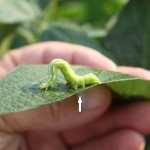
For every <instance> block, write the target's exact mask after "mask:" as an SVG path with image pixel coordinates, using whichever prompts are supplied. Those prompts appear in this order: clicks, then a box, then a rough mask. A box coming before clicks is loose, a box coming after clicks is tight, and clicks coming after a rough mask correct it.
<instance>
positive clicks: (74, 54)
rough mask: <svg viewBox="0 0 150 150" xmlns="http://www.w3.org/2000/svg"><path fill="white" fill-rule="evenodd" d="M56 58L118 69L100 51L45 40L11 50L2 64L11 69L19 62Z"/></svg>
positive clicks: (46, 60)
mask: <svg viewBox="0 0 150 150" xmlns="http://www.w3.org/2000/svg"><path fill="white" fill-rule="evenodd" d="M54 58H63V59H65V60H67V61H68V62H70V63H72V64H81V65H86V66H92V67H98V68H104V69H108V70H115V69H116V65H115V63H114V62H112V61H111V60H110V59H108V58H107V57H105V56H104V55H102V54H100V53H99V52H97V51H95V50H93V49H91V48H88V47H85V46H81V45H75V44H68V43H63V42H44V43H39V44H34V45H30V46H26V47H22V48H19V49H17V50H13V51H10V52H9V53H7V54H6V55H5V56H4V57H3V59H2V62H1V63H0V64H1V66H3V67H4V68H7V70H8V71H11V70H13V69H14V68H15V67H16V66H18V65H19V64H41V63H49V62H50V61H51V60H52V59H54Z"/></svg>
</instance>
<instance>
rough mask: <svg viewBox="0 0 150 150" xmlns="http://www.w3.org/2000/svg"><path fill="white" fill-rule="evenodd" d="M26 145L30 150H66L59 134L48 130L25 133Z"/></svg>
mask: <svg viewBox="0 0 150 150" xmlns="http://www.w3.org/2000/svg"><path fill="white" fill-rule="evenodd" d="M26 143H27V145H28V149H30V150H50V149H51V150H66V145H65V144H64V143H63V140H62V139H61V137H60V136H59V134H56V133H54V132H52V131H49V130H46V131H45V130H44V131H31V132H28V133H26Z"/></svg>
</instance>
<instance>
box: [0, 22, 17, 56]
mask: <svg viewBox="0 0 150 150" xmlns="http://www.w3.org/2000/svg"><path fill="white" fill-rule="evenodd" d="M17 26H18V25H17V24H13V25H5V24H4V25H0V57H1V56H2V55H3V54H4V53H5V52H6V51H7V50H8V49H9V46H10V44H11V41H12V38H13V33H14V32H15V29H16V28H17Z"/></svg>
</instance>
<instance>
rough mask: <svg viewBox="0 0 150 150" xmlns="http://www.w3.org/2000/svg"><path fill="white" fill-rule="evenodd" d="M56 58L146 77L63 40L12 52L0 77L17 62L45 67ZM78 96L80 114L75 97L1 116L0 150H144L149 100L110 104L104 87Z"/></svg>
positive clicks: (2, 62)
mask: <svg viewBox="0 0 150 150" xmlns="http://www.w3.org/2000/svg"><path fill="white" fill-rule="evenodd" d="M54 58H62V59H65V60H67V61H68V62H69V63H72V64H80V65H87V66H91V67H98V68H103V69H108V70H114V71H121V72H125V73H128V74H132V73H134V75H138V76H141V77H144V78H147V79H150V72H149V71H147V70H144V69H141V68H132V72H131V67H123V66H122V67H117V66H116V65H115V64H114V63H113V62H112V61H111V60H109V59H108V58H106V57H105V56H103V55H102V54H99V53H97V52H96V51H94V50H92V49H90V48H87V47H83V46H79V45H73V44H67V43H61V42H46V43H40V44H34V45H30V46H27V47H23V48H19V49H18V50H14V51H10V52H9V53H7V54H6V55H5V56H4V57H3V58H2V59H1V60H0V77H1V78H2V77H3V76H5V75H6V74H7V73H8V72H10V71H12V70H13V69H15V68H16V66H18V65H19V64H27V63H29V64H39V63H46V64H47V63H49V61H50V60H53V59H54ZM93 58H95V59H93ZM85 60H86V61H85ZM99 60H101V61H99ZM81 96H82V99H83V104H82V113H79V112H78V104H77V99H78V96H77V95H74V96H72V97H70V98H68V99H66V100H65V101H62V102H57V103H53V104H51V105H45V106H42V107H39V108H37V109H33V110H28V111H24V112H18V113H10V114H5V115H0V150H50V149H52V150H60V149H61V150H66V149H68V148H69V149H71V150H89V149H90V150H91V149H99V148H101V150H110V149H111V150H143V149H144V144H145V143H144V139H143V136H144V135H146V134H149V133H150V128H149V127H150V117H149V116H150V102H149V101H141V102H135V101H134V102H132V103H126V104H123V105H121V104H120V105H119V106H117V105H116V106H115V105H110V104H111V92H110V91H109V89H108V88H107V87H105V86H102V85H100V86H95V87H93V88H90V89H88V90H85V91H83V92H82V93H81ZM141 100H142V99H141ZM143 116H144V117H143ZM18 147H19V148H18Z"/></svg>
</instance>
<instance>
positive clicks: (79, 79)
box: [40, 58, 100, 90]
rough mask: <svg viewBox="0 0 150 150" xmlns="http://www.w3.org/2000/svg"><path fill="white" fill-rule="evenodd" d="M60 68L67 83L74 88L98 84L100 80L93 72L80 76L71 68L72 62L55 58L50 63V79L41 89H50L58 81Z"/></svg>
mask: <svg viewBox="0 0 150 150" xmlns="http://www.w3.org/2000/svg"><path fill="white" fill-rule="evenodd" d="M58 69H60V71H61V72H62V74H63V75H64V77H65V79H66V81H67V83H69V84H70V85H71V87H72V88H73V89H77V88H78V87H81V86H82V87H85V85H89V84H98V83H100V80H99V79H98V78H97V76H96V75H94V74H93V73H89V74H86V75H83V76H79V75H77V74H75V72H74V70H73V69H72V68H71V66H70V64H69V63H68V62H67V61H65V60H63V59H59V58H57V59H54V60H52V61H51V62H50V63H49V65H48V72H49V76H50V80H49V81H48V82H46V83H42V84H41V85H40V88H41V89H46V90H47V89H48V87H51V86H53V85H54V84H55V83H56V82H57V74H58Z"/></svg>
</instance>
